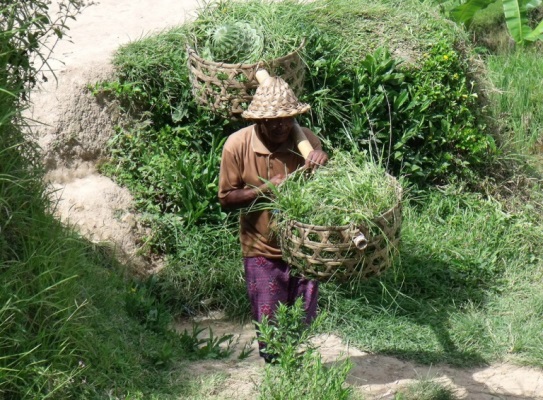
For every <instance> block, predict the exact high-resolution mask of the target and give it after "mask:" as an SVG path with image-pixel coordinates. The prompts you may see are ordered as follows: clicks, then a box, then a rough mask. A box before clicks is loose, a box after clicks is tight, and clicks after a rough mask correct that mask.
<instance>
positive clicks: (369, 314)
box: [321, 188, 543, 366]
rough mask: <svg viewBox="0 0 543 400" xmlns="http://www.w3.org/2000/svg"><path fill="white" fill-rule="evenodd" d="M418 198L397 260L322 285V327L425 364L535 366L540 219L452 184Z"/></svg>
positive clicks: (407, 213) (540, 358) (540, 361)
mask: <svg viewBox="0 0 543 400" xmlns="http://www.w3.org/2000/svg"><path fill="white" fill-rule="evenodd" d="M419 201H420V204H419V205H416V204H414V203H413V202H411V203H406V207H405V208H404V218H405V219H404V223H403V226H402V228H403V230H402V243H401V248H400V260H401V262H400V263H399V264H397V265H395V267H394V268H393V269H391V270H390V271H388V273H387V274H386V275H385V276H384V277H382V278H380V279H375V280H370V281H367V282H365V283H360V284H357V285H353V286H351V287H344V288H339V287H337V286H331V285H327V286H325V287H324V288H323V296H322V301H321V303H322V304H323V305H324V304H325V307H326V309H327V310H328V312H329V313H330V315H331V317H332V318H331V319H330V321H329V323H330V325H329V327H330V329H334V330H336V331H337V332H339V333H340V334H341V336H343V337H344V338H346V339H348V340H349V341H350V342H351V343H354V344H356V345H358V346H360V347H361V348H362V349H365V350H368V351H372V352H378V353H384V354H392V355H395V356H398V357H401V358H404V359H409V360H415V361H419V362H423V363H437V362H446V363H450V364H453V365H458V366H468V365H480V364H484V363H488V362H493V361H501V360H511V361H514V362H523V363H524V362H527V363H530V364H532V365H539V366H541V365H543V354H542V353H541V351H540V350H538V349H537V346H539V345H540V342H541V338H540V335H537V334H535V332H537V330H539V331H540V330H541V329H543V323H541V321H540V318H538V316H537V311H534V307H536V308H535V310H537V309H538V306H537V304H539V302H540V299H541V294H539V295H537V289H535V288H536V287H537V282H538V280H539V279H540V278H541V276H542V274H543V265H542V264H541V260H542V252H541V250H540V247H539V246H538V243H539V241H540V240H541V239H542V234H543V230H542V225H541V221H540V217H539V216H534V215H533V213H531V211H530V210H529V209H526V210H516V211H512V212H506V211H504V210H503V208H502V205H501V204H500V203H498V202H496V201H492V200H490V199H485V198H484V197H482V196H478V195H474V194H469V193H464V192H462V191H460V190H452V188H451V189H450V190H449V191H448V192H445V193H442V192H439V191H434V192H430V193H429V194H427V195H424V198H423V199H419ZM528 293H530V295H528ZM539 307H540V306H539ZM520 320H522V321H523V323H522V324H519V323H518V322H519V321H520ZM512 348H514V349H515V351H514V352H512V351H511V349H512Z"/></svg>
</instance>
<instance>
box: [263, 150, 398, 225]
mask: <svg viewBox="0 0 543 400" xmlns="http://www.w3.org/2000/svg"><path fill="white" fill-rule="evenodd" d="M274 195H275V197H274V199H273V200H272V204H273V208H274V209H275V210H278V211H279V213H278V220H279V221H282V220H295V221H298V222H302V223H306V224H312V225H321V226H342V225H348V224H355V225H357V224H361V223H364V222H367V221H371V220H372V219H374V218H375V217H378V216H379V215H381V214H382V213H384V212H386V211H387V210H389V209H391V208H392V207H394V206H395V205H396V204H397V202H398V181H397V180H396V179H395V178H394V177H392V176H390V175H388V174H387V173H386V171H385V169H384V168H383V167H382V166H380V165H378V164H376V163H374V162H371V161H369V160H367V159H366V158H365V157H364V156H362V155H356V154H350V153H347V152H343V151H338V152H336V153H334V156H333V157H332V158H331V160H330V161H329V163H328V164H327V165H325V166H322V167H320V168H319V169H317V170H316V171H315V173H313V174H311V175H307V174H306V173H305V172H296V173H294V174H293V175H292V176H291V177H290V178H289V179H287V180H286V181H284V182H283V184H281V185H280V186H279V187H277V188H275V190H274Z"/></svg>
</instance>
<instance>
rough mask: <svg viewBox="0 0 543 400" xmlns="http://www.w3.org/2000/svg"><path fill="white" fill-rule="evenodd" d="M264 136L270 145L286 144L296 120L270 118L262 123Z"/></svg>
mask: <svg viewBox="0 0 543 400" xmlns="http://www.w3.org/2000/svg"><path fill="white" fill-rule="evenodd" d="M260 127H261V131H262V134H263V135H264V136H265V137H266V139H267V140H268V141H269V142H270V143H275V144H279V143H283V142H285V141H286V140H287V139H288V138H289V136H290V134H291V132H292V128H293V127H294V118H292V117H291V118H268V119H263V120H261V122H260Z"/></svg>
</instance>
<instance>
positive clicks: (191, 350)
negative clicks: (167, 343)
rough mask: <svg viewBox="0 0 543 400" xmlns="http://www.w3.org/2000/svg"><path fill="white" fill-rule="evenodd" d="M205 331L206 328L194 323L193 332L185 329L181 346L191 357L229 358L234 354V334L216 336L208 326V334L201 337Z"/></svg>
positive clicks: (207, 358) (208, 358)
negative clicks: (232, 346)
mask: <svg viewBox="0 0 543 400" xmlns="http://www.w3.org/2000/svg"><path fill="white" fill-rule="evenodd" d="M204 331H205V328H201V327H199V326H198V324H194V325H193V326H192V331H191V332H188V331H187V330H186V329H185V330H184V331H183V333H182V334H181V346H182V348H183V350H184V351H185V353H186V354H188V356H189V358H191V359H194V360H215V359H220V358H227V357H229V356H230V355H231V354H232V352H233V350H232V348H231V345H232V342H233V337H234V336H233V335H229V334H228V335H222V336H220V337H215V336H214V335H213V330H212V329H211V328H208V336H207V337H204V338H201V337H200V336H201V335H202V333H203V332H204Z"/></svg>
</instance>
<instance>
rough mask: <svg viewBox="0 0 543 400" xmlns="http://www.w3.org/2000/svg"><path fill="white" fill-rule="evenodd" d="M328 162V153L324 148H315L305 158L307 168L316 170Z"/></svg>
mask: <svg viewBox="0 0 543 400" xmlns="http://www.w3.org/2000/svg"><path fill="white" fill-rule="evenodd" d="M327 162H328V154H326V153H325V152H324V151H322V150H313V151H312V152H311V153H309V155H308V156H307V158H306V159H305V168H309V169H311V170H316V169H317V168H319V167H320V166H321V165H325V164H326V163H327Z"/></svg>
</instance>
